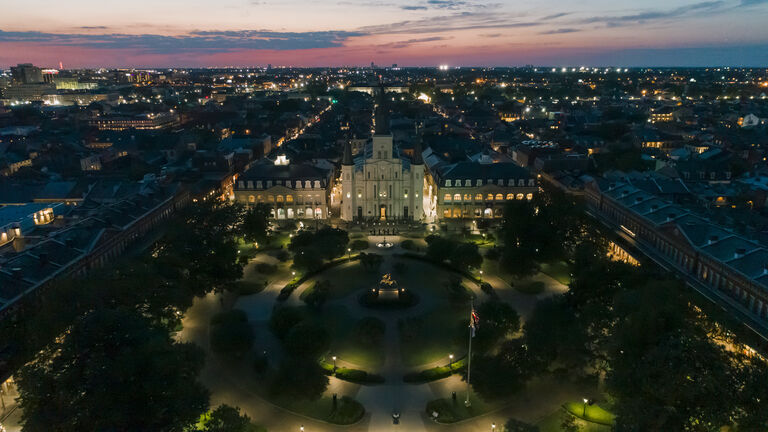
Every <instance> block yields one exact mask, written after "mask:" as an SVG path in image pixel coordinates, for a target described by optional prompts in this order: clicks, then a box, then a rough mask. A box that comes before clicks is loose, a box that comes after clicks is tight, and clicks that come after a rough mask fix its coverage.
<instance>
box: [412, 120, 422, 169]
mask: <svg viewBox="0 0 768 432" xmlns="http://www.w3.org/2000/svg"><path fill="white" fill-rule="evenodd" d="M423 140H424V133H423V130H422V127H421V124H416V144H415V145H414V146H413V161H412V162H411V163H412V164H414V165H423V164H424V159H423V158H422V157H421V153H422V152H423V151H424V150H423V148H422V147H423V146H422V141H423Z"/></svg>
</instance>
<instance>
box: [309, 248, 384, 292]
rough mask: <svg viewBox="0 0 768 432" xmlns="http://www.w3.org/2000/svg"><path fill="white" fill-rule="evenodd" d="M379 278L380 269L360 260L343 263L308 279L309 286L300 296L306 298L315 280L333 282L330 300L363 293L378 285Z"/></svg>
mask: <svg viewBox="0 0 768 432" xmlns="http://www.w3.org/2000/svg"><path fill="white" fill-rule="evenodd" d="M345 257H346V255H345ZM353 258H354V256H353ZM379 279H380V274H379V272H378V271H371V270H367V269H365V268H364V267H363V266H362V265H361V264H360V261H354V262H352V264H349V265H347V264H341V265H339V266H337V267H333V268H331V269H328V270H326V271H324V272H321V273H320V274H318V275H317V276H315V277H313V278H312V279H310V280H309V281H307V282H306V283H307V284H308V286H307V288H306V289H305V290H304V291H303V292H302V293H301V295H300V296H299V298H300V299H301V300H304V299H305V298H306V297H307V296H308V295H309V294H310V293H311V292H312V290H313V289H314V287H315V282H317V281H320V280H327V281H330V282H331V290H330V293H329V295H328V300H335V299H339V298H342V297H346V296H348V295H350V294H353V293H355V292H356V291H359V293H360V294H362V293H363V289H368V288H373V287H374V286H376V283H378V281H379Z"/></svg>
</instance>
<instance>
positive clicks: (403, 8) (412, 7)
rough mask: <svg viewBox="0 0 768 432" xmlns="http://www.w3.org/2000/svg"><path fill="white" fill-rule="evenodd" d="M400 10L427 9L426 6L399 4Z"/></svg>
mask: <svg viewBox="0 0 768 432" xmlns="http://www.w3.org/2000/svg"><path fill="white" fill-rule="evenodd" d="M400 9H402V10H427V7H426V6H400Z"/></svg>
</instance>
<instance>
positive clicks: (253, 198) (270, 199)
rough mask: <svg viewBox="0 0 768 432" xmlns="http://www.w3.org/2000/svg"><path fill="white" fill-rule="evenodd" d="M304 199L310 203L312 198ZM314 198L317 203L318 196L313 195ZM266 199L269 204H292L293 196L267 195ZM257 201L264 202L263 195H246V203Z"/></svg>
mask: <svg viewBox="0 0 768 432" xmlns="http://www.w3.org/2000/svg"><path fill="white" fill-rule="evenodd" d="M301 198H302V197H301V196H299V200H298V201H301ZM306 198H307V199H308V200H307V202H309V201H312V197H311V196H307V197H306ZM314 198H315V201H317V200H318V199H319V198H320V196H319V195H315V197H314ZM266 199H267V202H271V203H273V202H279V203H281V202H287V203H292V202H293V195H285V196H283V195H267V197H266ZM257 201H258V202H264V195H248V202H250V203H254V202H257Z"/></svg>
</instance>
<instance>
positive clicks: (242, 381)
mask: <svg viewBox="0 0 768 432" xmlns="http://www.w3.org/2000/svg"><path fill="white" fill-rule="evenodd" d="M382 237H383V236H381V237H379V236H371V237H370V238H369V240H370V241H371V245H372V246H373V245H374V244H375V243H376V242H378V241H380V240H381V238H382ZM387 240H388V241H393V242H395V243H396V244H397V243H399V241H401V239H400V238H399V237H396V236H387ZM366 252H376V253H379V254H382V255H385V261H384V263H383V264H382V272H387V271H389V270H390V268H391V266H392V264H393V259H392V258H391V257H390V255H391V254H393V253H395V252H403V251H402V250H400V249H399V248H391V249H387V250H382V249H378V248H375V247H372V248H370V249H369V250H367V251H366ZM255 261H257V262H268V263H271V264H277V262H276V261H275V260H274V258H272V257H269V256H266V255H264V254H262V255H259V256H258V257H257V258H256V259H255ZM347 265H354V264H343V265H342V266H347ZM253 266H255V263H253V262H252V263H251V264H249V266H248V267H247V268H246V270H245V271H246V273H248V272H249V271H253V268H252V267H253ZM491 267H492V266H488V268H487V269H485V271H484V273H485V274H484V275H483V279H484V280H486V281H487V282H489V283H490V284H491V285H492V286H493V287H494V289H495V290H496V292H497V293H498V294H499V296H500V298H502V299H503V300H505V301H508V302H510V303H511V304H513V305H514V306H515V308H516V309H517V310H518V312H519V313H520V314H521V316H523V317H526V316H528V315H529V314H530V312H531V311H532V310H533V307H534V305H535V303H536V301H537V300H538V299H539V298H542V297H544V296H547V295H552V294H553V293H558V292H563V291H564V290H565V289H567V288H566V287H564V286H563V285H562V284H559V283H558V282H557V281H555V280H554V279H552V278H549V277H548V276H546V275H536V276H535V277H534V279H536V280H542V281H543V282H544V283H545V286H546V288H545V291H544V292H543V293H542V294H539V295H535V296H532V295H527V294H522V293H520V292H518V291H516V290H514V289H513V288H512V287H511V286H510V285H509V284H508V283H507V282H506V281H505V280H504V279H503V278H502V277H501V276H500V275H499V272H498V271H497V270H493V269H492V268H491ZM291 278H292V276H291V274H290V270H288V269H287V268H285V267H282V268H281V270H280V271H279V272H278V273H277V274H275V275H272V276H271V277H270V283H269V284H268V286H267V287H266V288H265V289H264V291H262V292H261V293H259V294H255V295H250V296H243V297H240V298H227V297H225V296H222V295H214V294H210V295H208V296H206V297H204V298H201V299H197V300H196V301H195V304H194V305H193V306H192V308H190V309H189V310H188V311H187V313H186V314H185V317H184V330H182V331H181V332H180V333H179V334H178V338H179V340H184V341H192V342H195V343H198V344H200V345H201V346H203V347H206V348H207V346H208V323H209V321H210V317H211V316H212V315H213V314H215V313H216V312H218V311H219V310H222V309H223V308H229V307H236V308H238V309H242V310H244V311H246V313H247V314H248V317H249V320H250V321H251V323H252V324H254V328H255V329H257V340H259V345H260V347H266V348H264V349H266V350H267V351H270V352H269V353H268V356H269V357H270V361H273V362H274V361H277V360H278V357H279V351H280V346H279V343H278V341H276V340H275V338H274V336H272V335H271V333H270V332H269V331H268V330H267V329H266V326H265V325H263V324H264V322H266V321H267V320H268V319H269V317H270V315H271V312H272V309H273V307H274V305H275V302H276V299H277V295H278V294H279V292H280V289H282V287H284V286H285V284H287V283H288V282H289V281H290V280H291ZM309 285H310V284H309V283H307V284H303V285H302V286H300V287H299V288H298V289H296V290H295V291H294V293H293V294H292V295H291V297H290V299H289V300H288V302H287V304H294V305H297V304H302V303H301V302H300V300H299V296H300V295H301V292H302V291H303V290H305V289H307V287H309ZM467 286H468V287H470V288H471V289H472V290H473V291H474V292H475V294H476V295H477V296H478V298H482V297H483V296H484V294H482V292H481V291H480V289H479V287H477V286H476V285H475V284H473V283H468V284H467ZM430 301H431V300H430V299H429V298H422V299H421V301H420V303H419V304H418V305H416V306H414V307H413V308H409V309H407V310H402V311H386V310H381V311H379V310H369V309H366V310H362V308H361V307H360V306H359V304H358V303H357V299H356V295H348V296H346V297H344V298H341V299H336V300H333V301H331V302H329V304H331V303H340V304H344V305H345V306H347V307H348V308H349V310H350V311H351V312H353V313H354V315H355V316H357V315H359V317H363V316H377V317H379V318H380V319H382V321H384V322H385V323H386V332H385V336H384V344H385V345H386V347H385V350H384V355H385V360H384V362H383V365H382V366H381V369H380V371H378V372H379V373H380V374H381V375H383V376H384V378H385V380H386V382H385V383H384V384H382V385H374V386H360V385H356V384H351V383H348V382H344V381H340V380H337V379H335V378H331V379H330V385H329V388H328V390H327V394H328V395H330V394H332V393H337V394H339V395H351V396H354V397H355V398H356V399H357V400H358V401H360V402H361V403H362V404H363V405H364V406H365V408H366V411H367V414H366V416H365V418H364V419H363V420H362V421H361V422H360V423H358V424H356V425H352V426H347V427H342V426H336V425H330V424H326V423H324V422H321V421H317V420H313V419H309V418H306V417H303V416H301V415H298V414H295V413H292V412H289V411H286V410H284V409H282V408H279V407H277V406H274V405H272V404H271V403H269V402H268V401H266V400H264V399H262V398H261V397H260V396H259V395H258V393H257V392H255V391H254V390H253V389H249V388H248V384H247V383H248V382H253V381H252V380H250V379H247V376H248V375H250V374H251V372H250V369H249V368H248V366H247V364H245V363H247V361H244V362H243V363H244V364H242V365H239V366H238V365H234V366H233V365H232V364H230V363H227V364H226V365H225V364H222V363H220V362H219V360H218V359H216V358H215V357H213V356H209V358H208V361H207V364H206V366H205V368H204V370H203V372H202V374H201V381H202V382H203V383H204V384H205V385H206V386H207V387H208V388H209V389H210V390H211V404H212V406H216V405H218V404H221V403H227V404H230V405H233V406H239V407H241V409H242V410H243V411H244V412H245V413H247V414H248V415H249V416H251V417H252V418H253V419H254V420H255V421H257V422H258V423H260V424H263V425H265V426H266V427H267V428H268V429H269V430H270V432H282V431H297V430H298V429H299V426H301V425H303V426H304V427H305V431H306V432H315V431H317V432H325V431H334V430H345V431H350V432H358V431H360V432H362V431H377V432H378V431H391V430H392V431H393V430H399V431H407V432H422V431H424V432H426V431H432V430H437V429H440V430H444V431H451V432H453V431H457V432H458V431H469V432H473V431H487V430H490V424H491V423H492V422H495V423H496V424H497V425H498V426H500V425H502V424H503V423H504V422H506V420H507V419H509V418H510V417H515V418H518V419H521V420H524V421H529V422H535V421H537V420H539V419H540V418H542V417H544V416H546V415H548V414H549V413H551V412H553V411H554V410H556V409H557V408H558V407H560V406H561V405H562V404H563V403H564V402H566V401H569V400H574V399H577V400H579V399H580V398H581V397H584V395H583V394H580V392H579V391H578V390H577V389H576V388H570V387H569V385H568V384H567V383H566V384H563V383H561V382H552V381H546V380H544V381H542V380H534V382H532V383H531V385H530V386H529V388H528V390H526V391H523V392H521V393H520V394H519V395H517V397H516V398H515V399H513V400H512V401H511V402H510V405H509V406H507V407H506V408H504V409H501V410H499V411H497V412H495V413H490V414H487V415H484V416H480V417H477V418H474V419H471V420H469V421H466V422H463V423H461V424H456V425H439V424H436V423H434V422H433V421H432V420H430V419H428V418H427V416H426V414H425V412H424V407H425V405H426V403H427V402H428V401H430V400H432V399H436V398H440V397H450V394H451V392H453V391H456V392H457V393H458V394H460V395H461V394H464V392H465V389H466V383H464V382H462V381H461V379H460V377H459V376H458V375H454V376H452V377H450V378H446V379H444V380H440V381H437V382H433V383H428V384H420V385H413V384H407V383H405V382H403V380H402V377H403V374H404V372H406V371H408V370H412V369H413V368H408V367H405V366H404V365H403V364H402V357H401V355H400V341H399V335H398V328H397V318H402V317H405V316H409V315H420V314H422V313H424V311H425V310H428V309H429V308H430ZM345 363H346V362H345ZM435 363H441V364H442V363H444V361H443V362H435ZM340 365H341V363H340ZM435 365H437V364H434V365H429V366H435ZM352 366H354V365H352ZM425 367H426V365H425V366H422V367H419V368H416V369H418V370H420V369H423V368H425ZM394 411H397V412H399V413H400V414H401V417H400V424H399V425H394V424H393V422H392V413H393V412H394Z"/></svg>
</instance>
